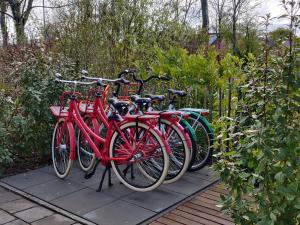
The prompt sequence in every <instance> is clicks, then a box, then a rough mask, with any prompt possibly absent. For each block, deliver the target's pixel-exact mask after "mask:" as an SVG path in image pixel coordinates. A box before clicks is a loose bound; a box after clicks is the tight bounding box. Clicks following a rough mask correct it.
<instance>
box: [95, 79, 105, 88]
mask: <svg viewBox="0 0 300 225" xmlns="http://www.w3.org/2000/svg"><path fill="white" fill-rule="evenodd" d="M97 86H100V87H105V86H106V84H104V83H103V82H102V80H100V79H99V80H97Z"/></svg>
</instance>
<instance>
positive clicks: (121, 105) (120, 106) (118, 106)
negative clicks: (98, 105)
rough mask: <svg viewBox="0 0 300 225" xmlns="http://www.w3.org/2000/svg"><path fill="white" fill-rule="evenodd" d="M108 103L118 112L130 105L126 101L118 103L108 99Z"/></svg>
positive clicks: (116, 100)
mask: <svg viewBox="0 0 300 225" xmlns="http://www.w3.org/2000/svg"><path fill="white" fill-rule="evenodd" d="M108 102H109V103H110V104H112V105H113V106H114V107H115V109H116V110H118V111H122V110H124V109H125V108H126V109H127V108H128V107H129V106H130V103H129V102H128V101H120V100H118V99H116V98H110V99H109V100H108Z"/></svg>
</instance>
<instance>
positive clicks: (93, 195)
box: [0, 164, 218, 225]
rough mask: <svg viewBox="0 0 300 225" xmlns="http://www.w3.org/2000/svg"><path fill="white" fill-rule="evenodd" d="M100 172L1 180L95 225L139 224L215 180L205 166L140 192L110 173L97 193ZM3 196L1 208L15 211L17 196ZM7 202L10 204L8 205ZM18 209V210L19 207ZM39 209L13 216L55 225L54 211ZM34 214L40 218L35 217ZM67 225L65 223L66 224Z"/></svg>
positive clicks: (39, 173)
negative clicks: (109, 178) (110, 175)
mask: <svg viewBox="0 0 300 225" xmlns="http://www.w3.org/2000/svg"><path fill="white" fill-rule="evenodd" d="M102 171H103V167H102V166H99V168H98V169H97V171H96V174H95V175H94V176H93V177H92V178H91V179H88V180H86V179H84V173H83V172H82V171H81V170H80V169H79V167H78V165H76V164H75V166H74V167H73V168H72V170H71V174H70V175H69V176H68V177H67V178H66V179H64V180H61V179H59V178H57V177H56V175H55V173H54V171H53V167H52V166H46V167H44V168H40V169H38V170H35V171H32V172H29V173H25V174H20V175H16V176H13V177H8V178H4V179H2V180H1V181H4V182H6V183H8V184H10V185H11V186H13V187H15V188H17V189H21V190H22V189H23V190H24V191H25V192H27V193H30V194H31V195H33V196H35V197H38V198H40V199H42V200H44V201H47V202H49V203H50V204H53V205H54V206H57V207H59V208H62V209H64V210H66V211H69V212H71V213H73V214H76V215H78V216H80V217H83V218H85V219H88V220H91V221H94V222H95V223H97V224H103V225H105V224H109V225H114V224H115V225H119V224H137V223H141V222H142V221H144V220H146V219H149V218H150V217H152V216H154V215H155V214H157V213H158V212H161V211H163V210H165V209H167V208H169V207H170V206H172V205H174V204H176V203H178V202H180V201H181V200H182V199H184V198H186V197H188V196H190V195H191V194H194V193H196V192H198V191H199V190H201V189H203V188H205V187H206V186H208V185H209V184H211V183H212V182H213V181H215V180H216V179H218V177H217V176H216V174H215V173H214V172H213V170H212V169H210V168H208V167H205V168H203V170H201V171H197V172H193V173H187V174H185V175H184V176H183V177H182V178H181V179H180V180H179V181H177V182H175V183H173V184H168V185H162V186H161V187H160V188H159V189H157V190H155V191H152V192H146V193H139V192H134V191H131V190H130V189H128V188H127V187H126V186H124V185H123V184H120V182H119V180H118V179H117V177H116V176H115V174H114V173H113V171H112V182H113V184H114V185H113V186H112V187H108V185H107V177H106V178H105V181H104V184H103V189H102V192H100V193H99V192H96V189H97V188H98V185H99V182H100V178H101V176H102ZM3 193H5V192H3V191H2V190H1V189H0V208H1V205H5V206H7V208H5V209H6V210H9V209H10V210H18V209H14V207H13V205H14V203H13V202H14V201H16V200H17V199H19V198H20V197H19V196H18V195H14V194H13V193H10V192H9V194H7V193H6V194H5V195H3ZM1 196H3V198H1ZM1 202H2V203H1ZM8 202H11V203H10V204H8ZM17 202H18V201H17ZM19 202H20V203H21V202H22V201H19ZM25 205H26V204H24V207H25ZM9 206H10V207H11V208H9ZM19 207H20V208H21V207H22V204H20V206H19ZM39 210H40V211H43V210H42V209H38V207H35V206H33V208H27V209H24V210H23V211H19V212H17V213H15V215H16V216H18V215H19V214H20V218H21V219H22V220H25V221H27V222H28V223H32V222H35V224H55V223H54V222H53V220H55V218H56V216H55V214H54V215H53V212H51V211H49V212H48V211H47V209H45V210H46V211H45V212H42V213H39ZM47 213H49V215H48V214H47ZM133 213H134V214H133ZM31 214H33V215H34V216H33V217H34V218H31V216H32V215H31ZM37 214H41V215H40V216H37ZM37 217H38V218H37ZM14 220H17V218H16V219H14ZM66 223H67V224H68V222H66ZM74 223H75V222H74Z"/></svg>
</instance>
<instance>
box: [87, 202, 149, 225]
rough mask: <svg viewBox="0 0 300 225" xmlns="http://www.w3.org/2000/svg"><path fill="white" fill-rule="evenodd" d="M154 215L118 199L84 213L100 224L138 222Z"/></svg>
mask: <svg viewBox="0 0 300 225" xmlns="http://www.w3.org/2000/svg"><path fill="white" fill-rule="evenodd" d="M154 215H155V212H153V211H150V210H147V209H144V208H142V207H139V206H136V205H134V204H131V203H128V202H125V201H122V200H118V201H115V202H113V203H111V204H109V205H106V206H104V207H102V208H100V209H97V210H94V211H92V212H89V213H87V214H85V215H84V217H85V218H87V219H89V220H92V221H94V222H95V223H97V224H101V225H123V224H127V225H128V224H138V223H140V222H142V221H144V220H145V219H147V218H149V217H152V216H154Z"/></svg>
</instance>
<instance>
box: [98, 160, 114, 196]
mask: <svg viewBox="0 0 300 225" xmlns="http://www.w3.org/2000/svg"><path fill="white" fill-rule="evenodd" d="M110 169H111V165H107V166H106V167H105V169H104V171H103V174H102V177H101V180H100V184H99V187H98V189H97V190H96V191H97V192H101V190H102V186H103V181H104V178H105V175H106V172H108V186H109V187H111V186H112V185H113V183H112V182H111V170H110Z"/></svg>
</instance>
